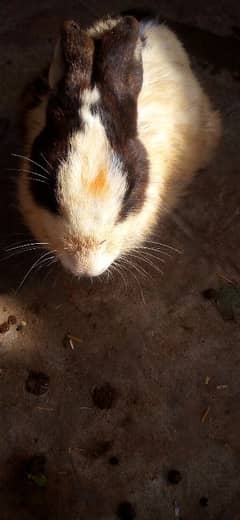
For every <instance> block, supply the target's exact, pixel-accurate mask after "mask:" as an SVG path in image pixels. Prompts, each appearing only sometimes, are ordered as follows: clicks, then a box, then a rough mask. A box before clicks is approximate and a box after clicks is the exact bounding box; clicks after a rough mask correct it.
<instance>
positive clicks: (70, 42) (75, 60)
mask: <svg viewBox="0 0 240 520" xmlns="http://www.w3.org/2000/svg"><path fill="white" fill-rule="evenodd" d="M93 50H94V44H93V41H92V39H91V38H90V37H89V36H88V35H87V34H86V33H85V32H84V31H83V30H82V29H80V27H79V25H78V24H77V23H76V22H74V21H66V22H64V24H63V27H62V30H61V36H60V39H59V40H58V42H57V45H56V47H55V52H54V56H53V61H52V64H51V67H50V71H49V83H50V87H51V88H55V87H56V86H57V84H58V83H59V81H60V80H62V79H63V80H64V82H65V84H67V85H68V87H70V86H72V87H73V88H76V87H79V90H80V89H84V88H87V87H88V86H89V84H90V81H91V74H92V62H93Z"/></svg>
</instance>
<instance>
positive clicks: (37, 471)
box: [25, 455, 47, 488]
mask: <svg viewBox="0 0 240 520" xmlns="http://www.w3.org/2000/svg"><path fill="white" fill-rule="evenodd" d="M46 462H47V460H46V457H45V455H35V456H34V457H31V458H30V459H29V460H28V461H27V462H26V465H25V476H26V478H27V479H28V480H30V481H31V482H32V483H33V484H35V485H36V486H38V487H40V488H43V487H46V484H47V476H46Z"/></svg>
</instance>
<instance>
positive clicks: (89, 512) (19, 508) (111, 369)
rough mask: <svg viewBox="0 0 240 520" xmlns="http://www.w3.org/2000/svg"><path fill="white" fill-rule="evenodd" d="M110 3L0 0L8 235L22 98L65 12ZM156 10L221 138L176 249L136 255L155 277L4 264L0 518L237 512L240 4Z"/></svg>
mask: <svg viewBox="0 0 240 520" xmlns="http://www.w3.org/2000/svg"><path fill="white" fill-rule="evenodd" d="M148 3H149V2H148ZM152 5H153V6H154V5H155V7H156V6H157V2H155V4H154V2H152ZM119 6H120V2H117V1H115V2H111V10H114V9H115V10H117V9H118V8H119ZM120 7H121V9H122V8H127V7H129V3H127V2H121V6H120ZM107 10H108V8H107V1H106V2H105V1H104V2H101V3H100V2H97V1H94V0H93V1H91V0H89V1H88V2H85V1H80V0H79V1H72V0H69V1H68V2H64V1H63V0H58V1H57V0H48V1H44V0H43V1H41V2H32V1H30V0H25V1H24V2H20V1H19V0H11V2H9V1H7V0H2V2H1V11H2V12H1V27H0V50H1V54H0V63H1V85H0V92H1V119H0V134H1V158H0V160H1V221H0V226H1V244H2V243H4V241H6V242H7V243H8V245H9V244H11V243H12V242H16V233H24V229H23V228H22V226H21V222H20V218H19V216H18V215H17V213H16V211H15V201H14V193H13V185H12V183H11V179H12V174H13V173H14V172H10V171H7V170H6V168H14V167H16V162H15V160H14V158H13V157H11V153H18V152H20V150H21V148H20V144H19V143H20V140H19V136H18V134H17V130H16V101H17V97H18V96H19V93H20V91H21V89H22V87H23V85H24V84H25V83H26V82H27V81H28V80H29V79H30V78H32V76H33V74H35V72H38V70H39V68H40V67H41V66H42V64H44V63H45V60H46V59H47V58H48V57H49V55H50V51H51V46H52V43H53V40H54V38H55V36H56V34H57V29H58V26H59V23H60V21H61V20H62V19H63V18H65V17H68V18H69V17H75V18H78V19H80V20H82V21H84V22H87V23H89V22H91V20H92V19H93V17H94V16H96V15H102V14H103V13H105V12H106V11H107ZM160 12H161V14H162V16H163V18H165V17H166V18H167V19H171V20H172V21H177V22H178V30H179V31H180V33H181V34H182V37H183V38H184V41H185V42H186V45H188V46H189V49H190V52H191V54H192V56H193V62H194V66H195V67H196V70H197V73H198V75H199V77H200V79H201V81H202V83H203V84H204V85H205V86H206V89H207V91H208V92H209V93H210V95H211V96H212V98H213V100H214V101H215V104H216V106H219V107H220V108H221V110H222V113H223V120H224V139H223V141H222V145H221V148H220V150H219V153H218V156H217V158H216V160H215V163H214V164H213V166H212V167H211V168H210V169H209V170H208V171H205V172H202V174H201V175H199V176H198V177H197V178H196V180H195V182H194V183H193V186H192V189H191V191H190V192H189V194H188V195H187V197H186V199H185V200H183V201H182V202H181V204H180V205H179V207H178V209H177V211H176V212H175V213H174V214H173V215H172V216H171V218H169V219H168V220H167V221H164V222H160V223H159V228H158V229H157V232H156V238H155V240H159V241H161V242H166V243H168V244H171V245H172V246H173V247H175V248H177V249H179V250H181V251H182V254H177V253H176V252H174V251H173V250H168V249H165V251H166V252H170V253H171V258H169V257H168V256H165V257H164V255H163V257H164V258H165V260H166V264H165V265H164V276H161V275H160V274H159V273H158V272H156V271H154V270H151V269H150V268H148V266H146V264H144V262H143V263H142V266H143V267H144V266H145V268H146V267H147V270H148V271H149V273H150V274H151V277H152V278H149V279H147V280H145V279H144V278H142V277H140V276H139V277H138V279H139V283H140V284H141V287H142V288H141V289H140V287H139V285H138V283H137V281H136V279H135V277H134V274H135V276H136V275H137V273H136V272H134V271H133V274H132V275H131V274H130V273H129V274H127V273H125V277H126V282H124V281H123V280H122V279H121V278H116V279H114V280H113V281H112V282H111V283H108V284H103V283H102V284H101V283H100V282H96V283H94V284H93V285H91V284H90V282H87V281H84V282H81V283H77V282H75V281H74V280H72V279H71V278H70V277H68V275H66V274H65V273H64V272H63V271H62V270H61V269H60V268H59V269H56V270H53V271H52V272H50V274H49V275H48V276H47V277H46V275H47V271H39V272H37V273H36V274H35V276H33V277H32V278H31V279H30V280H29V281H28V282H27V283H26V285H25V287H24V288H23V289H22V290H21V291H20V292H18V293H17V294H16V293H15V292H14V290H15V289H16V287H17V286H18V284H19V282H20V280H21V279H22V278H23V276H24V273H25V272H26V270H27V268H28V267H29V266H30V265H31V262H33V259H32V258H30V257H28V256H26V257H25V256H24V255H19V257H15V258H13V259H10V260H8V261H5V262H2V263H1V282H0V290H1V300H0V324H1V327H0V330H1V332H0V424H1V443H0V504H1V506H0V507H1V514H0V517H1V520H33V519H34V520H46V519H50V520H62V519H65V518H68V519H69V520H98V519H99V520H114V518H120V519H121V518H122V519H123V520H127V519H130V520H131V519H133V518H136V519H138V520H174V519H180V518H182V520H198V519H199V520H203V519H204V520H210V519H214V520H238V519H239V518H240V407H239V398H240V391H239V376H240V349H239V342H240V337H239V309H238V307H239V292H238V285H240V278H239V260H240V251H239V237H240V229H239V207H240V206H239V202H240V201H239V198H240V195H239V193H240V192H239V174H240V172H239V168H240V150H239V135H240V98H239V87H240V83H239V71H240V68H239V61H240V58H239V56H240V52H239V51H240V41H239V39H238V38H239V29H238V27H240V12H239V6H238V2H236V1H234V0H231V1H229V2H224V1H223V0H221V1H218V2H215V1H212V2H199V3H198V2H192V3H190V2H186V1H185V2H183V1H182V0H181V1H180V0H174V1H173V0H172V2H169V0H168V1H165V0H162V2H161V9H160ZM184 24H185V25H184ZM211 31H212V32H211ZM22 238H23V239H24V236H23V235H17V241H19V240H22ZM158 265H159V266H160V267H161V264H158ZM125 283H126V285H127V287H125ZM210 288H211V289H214V290H215V291H216V292H213V291H210V292H209V291H207V292H205V293H204V294H203V291H206V290H207V289H210ZM221 288H222V291H220V292H219V289H221ZM9 316H12V318H11V319H10V320H9V323H7V324H6V321H7V320H8V318H9ZM13 316H15V317H16V323H15V320H14V318H13ZM24 322H25V323H24ZM4 323H5V325H2V324H4ZM7 329H9V330H7ZM67 334H71V335H73V336H76V337H78V338H80V342H79V341H75V340H73V346H74V349H72V346H71V344H70V342H69V340H68V338H66V335H67ZM36 457H38V458H36ZM170 470H177V471H179V472H180V475H179V474H178V473H177V474H176V473H170V474H168V472H169V471H170ZM168 479H169V480H170V481H169V480H168ZM171 481H173V482H171ZM174 482H175V483H174ZM204 497H205V499H208V501H207V500H205V499H204Z"/></svg>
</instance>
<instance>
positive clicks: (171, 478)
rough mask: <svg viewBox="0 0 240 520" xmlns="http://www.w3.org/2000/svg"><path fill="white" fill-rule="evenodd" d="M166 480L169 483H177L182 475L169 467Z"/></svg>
mask: <svg viewBox="0 0 240 520" xmlns="http://www.w3.org/2000/svg"><path fill="white" fill-rule="evenodd" d="M167 480H168V482H169V483H170V484H174V485H176V484H179V482H181V480H182V475H181V473H180V471H178V470H177V469H171V470H170V471H169V472H168V474H167Z"/></svg>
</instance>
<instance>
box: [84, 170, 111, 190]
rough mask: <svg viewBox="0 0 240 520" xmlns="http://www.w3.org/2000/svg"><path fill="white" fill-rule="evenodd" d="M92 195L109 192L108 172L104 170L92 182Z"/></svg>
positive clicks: (89, 188)
mask: <svg viewBox="0 0 240 520" xmlns="http://www.w3.org/2000/svg"><path fill="white" fill-rule="evenodd" d="M88 190H89V193H91V194H92V195H100V196H101V195H103V194H104V193H105V192H106V190H107V179H106V171H105V170H104V169H103V168H102V169H101V170H100V171H99V173H98V175H97V176H96V177H95V179H93V181H91V182H90V184H89V187H88Z"/></svg>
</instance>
